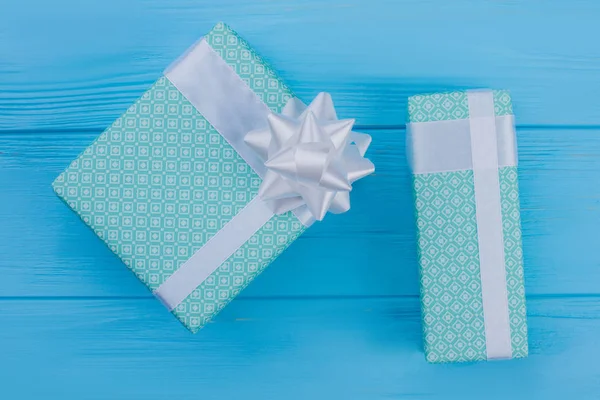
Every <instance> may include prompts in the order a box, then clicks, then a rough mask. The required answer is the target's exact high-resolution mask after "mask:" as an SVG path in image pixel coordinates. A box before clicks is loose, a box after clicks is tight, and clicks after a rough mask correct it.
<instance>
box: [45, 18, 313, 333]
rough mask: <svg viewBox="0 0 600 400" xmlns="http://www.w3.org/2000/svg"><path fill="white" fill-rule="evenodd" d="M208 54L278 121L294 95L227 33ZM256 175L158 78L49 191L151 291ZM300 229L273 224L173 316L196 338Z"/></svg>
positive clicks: (244, 195) (224, 216)
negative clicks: (277, 115) (213, 54)
mask: <svg viewBox="0 0 600 400" xmlns="http://www.w3.org/2000/svg"><path fill="white" fill-rule="evenodd" d="M205 38H206V39H207V42H208V43H209V44H210V46H211V47H212V48H213V49H214V50H215V51H216V52H217V53H218V54H219V55H220V56H221V57H222V58H223V60H225V62H226V63H227V64H228V65H229V66H230V67H231V68H232V69H233V70H234V71H235V72H236V73H237V74H238V75H239V76H240V77H241V78H242V79H243V80H244V81H245V82H246V84H247V85H248V86H249V87H250V88H251V89H252V90H253V91H254V92H255V93H256V94H257V95H258V96H259V98H260V99H261V100H262V101H263V102H264V103H265V104H266V105H267V106H268V107H269V108H270V109H271V110H272V111H274V112H281V110H282V108H283V107H284V105H285V104H286V102H287V101H288V100H289V99H290V98H291V97H292V96H293V94H292V92H291V91H290V89H289V88H288V87H287V86H286V85H285V84H284V83H283V82H282V81H281V79H279V78H278V77H277V75H275V73H274V72H273V70H272V69H271V68H270V67H269V66H268V65H267V64H266V63H265V62H264V61H263V60H262V59H261V58H260V57H259V56H258V55H257V54H256V53H255V52H254V51H253V50H252V49H251V48H250V47H249V46H248V44H247V43H246V42H245V41H244V40H243V39H242V38H240V37H239V36H238V35H237V34H236V33H235V32H234V31H233V30H231V29H230V28H229V27H228V26H226V25H224V24H222V23H220V24H217V25H216V26H215V27H214V28H213V29H212V30H211V31H210V33H209V34H208V35H206V36H205ZM260 183H261V179H260V178H259V176H258V175H257V174H256V173H255V172H254V171H253V170H252V168H250V167H249V166H248V165H247V164H246V162H245V161H244V160H243V159H242V158H241V157H240V156H239V155H238V153H237V152H236V151H235V150H234V149H233V148H232V147H231V146H230V145H229V144H228V143H227V142H226V141H225V140H224V139H223V137H222V136H221V135H220V134H219V133H218V132H217V131H216V130H215V129H214V128H213V127H212V126H211V125H210V124H209V123H208V121H207V120H206V119H205V118H204V117H203V116H202V115H201V114H200V113H199V112H198V111H197V110H196V109H195V108H194V106H192V104H191V103H190V102H189V101H188V100H187V99H186V98H185V97H184V96H183V95H182V94H181V93H180V92H179V91H178V90H177V89H176V88H175V86H174V85H173V84H172V83H171V82H170V81H169V80H168V79H167V78H166V77H161V78H160V79H158V81H156V83H154V85H153V86H152V87H151V88H150V89H149V90H148V91H147V92H146V93H144V94H143V95H142V97H141V98H140V99H138V100H137V101H136V102H135V103H134V104H133V105H132V106H131V107H130V108H129V109H128V110H127V111H126V112H125V113H124V114H123V115H122V116H121V117H120V118H118V119H117V120H116V121H115V122H114V123H113V124H112V125H111V126H110V127H109V128H108V129H106V130H105V131H104V132H103V133H102V134H101V135H100V136H99V137H98V139H97V140H96V141H95V142H94V143H93V144H92V145H91V146H90V147H88V148H87V149H86V150H85V151H84V152H83V154H81V155H80V156H79V157H78V158H77V159H76V160H75V161H73V162H72V163H71V165H70V166H69V167H68V168H67V169H66V170H65V171H64V172H63V173H62V174H60V176H59V177H58V178H57V179H56V180H55V181H54V183H53V188H54V190H55V192H56V193H57V194H58V196H60V197H61V198H62V199H63V200H64V201H65V202H66V203H67V204H68V205H69V206H70V207H71V208H72V209H73V210H74V211H75V212H76V213H77V214H79V216H80V217H81V219H82V220H83V221H84V222H85V223H86V224H87V225H89V226H90V227H91V228H92V229H93V230H94V232H95V233H96V234H97V235H98V236H99V237H100V238H101V239H102V240H103V241H104V242H105V243H106V244H107V245H108V247H109V248H110V249H111V250H112V251H113V252H115V253H116V254H117V255H118V256H119V257H120V258H121V260H122V261H123V262H124V263H125V265H126V266H127V267H128V268H129V269H131V271H133V272H134V273H135V275H136V276H137V277H138V278H139V279H140V280H141V281H142V282H143V283H144V284H145V285H146V286H148V288H149V289H150V290H155V289H157V288H158V287H159V286H160V285H161V284H162V283H163V282H164V281H165V280H166V279H167V278H168V277H169V276H171V275H172V274H173V272H174V271H176V270H177V268H178V267H179V266H180V265H181V264H183V263H184V262H185V261H186V260H187V259H188V258H190V257H191V256H192V254H194V253H195V252H196V251H197V250H198V249H200V248H201V247H202V246H203V245H204V244H205V243H206V242H207V241H208V240H209V239H210V238H211V237H212V236H213V235H215V234H216V233H217V232H218V231H219V230H220V229H221V228H222V227H223V226H224V225H225V224H226V223H227V222H228V221H229V220H231V219H232V218H233V217H234V216H235V215H236V214H237V213H238V212H239V211H240V210H241V209H242V208H243V207H244V206H245V205H246V204H247V203H248V202H250V200H252V199H253V198H254V197H255V196H256V195H257V193H258V188H259V185H260ZM305 229H306V228H305V227H304V225H302V224H301V223H300V222H299V220H298V219H297V218H296V217H295V216H294V215H293V214H292V213H291V212H290V213H287V214H283V215H275V216H274V217H273V218H272V219H271V220H270V221H269V222H267V224H265V225H264V226H263V227H262V228H261V229H260V230H259V231H258V232H256V233H255V234H254V235H253V236H252V237H251V238H250V239H249V240H248V241H247V242H246V243H245V244H244V245H243V246H242V247H240V248H239V249H238V250H237V251H236V252H235V253H234V254H233V255H232V256H231V257H230V258H229V259H228V260H227V261H226V262H225V263H223V264H222V265H221V266H220V267H219V268H218V269H217V270H216V271H215V272H213V273H212V274H211V275H210V276H209V277H208V279H206V280H205V281H204V282H203V283H202V284H200V285H199V286H198V287H197V288H196V290H194V291H193V292H192V293H191V294H190V295H189V296H188V297H187V298H186V299H185V300H184V301H183V302H182V303H181V304H179V306H177V307H176V308H175V309H174V310H173V314H174V315H175V316H176V317H177V318H178V319H179V320H180V321H181V322H182V323H183V324H184V325H185V326H186V327H187V328H188V329H189V330H190V331H192V332H196V331H197V330H198V329H200V328H201V327H202V326H204V325H205V324H206V323H207V322H208V321H210V319H211V318H212V317H214V316H215V314H217V313H218V312H219V311H220V310H221V309H222V308H223V307H224V306H225V305H227V303H229V302H230V301H231V300H232V299H233V298H234V297H235V296H237V295H238V294H239V293H240V291H241V290H242V289H244V288H245V287H246V286H247V285H248V284H249V283H250V282H251V281H252V280H253V279H254V278H256V276H257V275H258V274H260V273H261V272H262V271H263V270H264V269H265V268H266V267H267V265H269V264H270V263H271V262H272V261H273V260H275V258H276V257H277V256H279V254H281V252H282V251H283V250H284V249H285V248H287V247H288V245H290V244H291V243H292V242H293V241H294V240H295V239H296V238H297V237H298V236H299V235H300V234H301V233H302V232H303V231H304V230H305Z"/></svg>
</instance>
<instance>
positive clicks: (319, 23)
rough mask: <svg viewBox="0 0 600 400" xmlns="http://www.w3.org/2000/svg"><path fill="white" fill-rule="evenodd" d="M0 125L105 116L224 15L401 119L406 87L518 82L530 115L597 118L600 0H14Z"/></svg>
mask: <svg viewBox="0 0 600 400" xmlns="http://www.w3.org/2000/svg"><path fill="white" fill-rule="evenodd" d="M2 11H3V12H2V13H1V14H0V72H1V73H0V129H34V128H52V129H55V128H59V129H64V128H76V129H80V128H82V127H87V128H97V129H100V128H103V127H104V126H106V125H108V124H109V123H110V122H112V121H113V120H114V119H115V118H116V117H117V116H118V115H119V114H120V113H121V112H123V110H125V109H126V108H127V106H128V105H129V104H130V103H132V102H133V101H134V100H135V99H136V98H137V97H138V96H140V95H141V94H142V92H143V91H144V90H145V89H146V88H147V87H148V86H149V85H150V84H151V83H152V82H153V81H154V80H155V79H156V78H157V77H158V76H160V74H161V72H162V71H163V70H164V68H166V67H167V65H168V64H169V63H170V62H171V61H173V60H174V59H175V58H176V57H177V56H178V55H180V54H181V53H182V52H183V51H184V50H185V49H186V48H187V47H188V46H190V45H191V44H192V43H194V42H195V41H196V40H197V38H198V37H200V36H202V35H203V34H204V33H205V32H207V31H208V30H209V29H210V28H211V27H212V25H213V24H214V23H215V22H216V21H218V20H224V21H226V22H228V23H230V24H231V25H232V26H233V27H235V29H236V30H238V31H239V32H240V33H241V34H242V36H243V37H245V38H246V39H247V40H248V41H249V42H250V43H251V44H252V46H254V47H255V48H256V49H257V50H258V51H259V53H261V54H262V55H263V56H265V57H267V58H268V60H270V61H271V63H272V64H273V65H274V67H275V68H276V70H277V71H279V73H280V74H281V76H282V77H283V78H284V79H285V80H286V81H288V82H289V83H290V85H291V87H292V88H293V89H294V90H296V91H297V93H298V94H299V96H300V97H302V98H304V99H310V98H312V97H313V96H314V95H315V94H316V93H317V92H319V91H329V92H331V93H332V94H333V96H334V99H335V101H336V104H337V106H338V107H339V110H340V115H341V116H343V117H353V118H356V119H357V121H358V123H359V124H363V125H365V124H366V125H399V124H403V123H404V121H405V115H406V111H405V108H406V98H407V96H408V95H411V94H415V93H421V92H431V91H440V90H449V89H455V88H473V87H493V88H505V89H510V90H511V91H512V93H513V95H514V103H515V110H516V115H517V117H518V120H519V123H521V124H529V125H532V124H533V125H540V124H542V125H550V124H575V125H582V124H583V125H585V124H596V125H597V124H600V119H599V118H600V117H599V115H600V103H599V102H598V101H597V96H598V95H597V94H598V93H599V92H600V80H598V79H597V74H598V70H599V69H600V47H599V46H597V43H596V41H595V40H593V39H592V38H595V37H599V36H600V26H599V25H598V24H597V16H598V15H600V3H598V2H595V1H590V0H588V1H582V0H575V1H573V0H551V1H541V0H535V1H528V2H520V1H514V0H512V1H502V2H498V1H491V0H486V1H479V2H475V3H474V2H472V1H470V0H457V1H452V2H444V1H441V0H435V1H434V0H426V1H423V0H374V1H363V0H330V1H317V0H308V1H302V2H297V1H294V0H281V1H273V0H253V1H245V0H220V1H213V0H210V1H209V0H171V1H164V0H128V1H122V0H86V1H78V0H56V1H52V2H45V1H41V0H4V2H3V5H2Z"/></svg>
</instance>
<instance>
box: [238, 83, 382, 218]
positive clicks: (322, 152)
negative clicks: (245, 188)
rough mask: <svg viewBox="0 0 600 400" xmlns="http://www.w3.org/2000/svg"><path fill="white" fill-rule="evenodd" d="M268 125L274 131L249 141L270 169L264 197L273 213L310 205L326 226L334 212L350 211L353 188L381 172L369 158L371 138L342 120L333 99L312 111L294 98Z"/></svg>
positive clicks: (251, 135)
mask: <svg viewBox="0 0 600 400" xmlns="http://www.w3.org/2000/svg"><path fill="white" fill-rule="evenodd" d="M268 120H269V127H268V128H266V129H257V130H253V131H250V132H248V134H247V135H246V136H245V138H244V141H245V142H246V144H248V146H250V147H251V148H252V149H253V150H254V151H256V153H257V154H258V155H259V156H260V158H261V159H262V160H263V161H264V163H265V166H266V167H267V173H266V175H265V176H264V180H263V182H262V184H261V185H260V188H259V192H258V194H259V196H261V198H262V199H263V200H265V201H266V202H268V204H269V205H270V206H271V208H272V209H273V212H274V213H276V214H283V213H285V212H288V211H290V210H293V209H295V208H297V207H300V206H302V205H306V206H307V207H308V210H309V211H310V213H311V214H312V216H313V217H314V218H315V219H316V220H318V221H321V220H322V219H323V217H325V214H327V212H328V211H331V212H332V213H335V214H339V213H343V212H346V211H348V210H349V209H350V191H351V190H352V183H353V182H355V181H357V180H359V179H361V178H363V177H365V176H367V175H369V174H371V173H373V172H374V171H375V166H374V165H373V163H372V162H371V161H369V160H368V159H366V158H364V155H365V152H366V151H367V149H368V147H369V144H370V143H371V136H369V135H367V134H364V133H358V132H353V131H352V126H353V124H354V120H353V119H343V120H338V119H337V115H336V113H335V108H334V107H333V101H332V100H331V96H330V95H329V94H328V93H319V94H318V95H317V97H316V98H315V99H314V100H313V101H312V103H310V105H309V106H308V107H307V106H306V105H305V104H303V103H302V102H301V101H300V100H298V99H297V98H292V99H291V100H289V101H288V103H287V104H286V105H285V107H284V108H283V110H282V113H281V114H275V113H271V114H269V116H268Z"/></svg>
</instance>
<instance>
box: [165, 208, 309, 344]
mask: <svg viewBox="0 0 600 400" xmlns="http://www.w3.org/2000/svg"><path fill="white" fill-rule="evenodd" d="M305 229H306V228H305V227H304V225H302V224H301V223H300V222H299V221H298V218H296V217H295V216H294V215H293V214H292V213H291V212H289V213H286V214H282V215H276V216H275V217H273V218H271V220H270V221H269V222H267V223H266V224H265V225H264V226H263V227H262V228H260V229H259V230H258V232H257V233H256V234H254V235H253V236H252V237H251V238H250V240H248V241H247V242H246V243H245V244H244V245H243V246H242V247H240V248H239V249H238V250H237V251H236V252H235V253H234V254H233V255H232V256H231V257H230V258H229V259H228V260H227V261H225V262H224V263H223V264H222V265H221V266H220V267H219V268H218V269H217V270H216V271H215V272H214V273H213V274H212V275H211V276H209V277H208V278H207V279H206V280H205V281H204V282H202V283H201V284H200V286H198V288H197V289H196V290H194V291H193V292H192V294H190V295H189V296H188V297H187V298H185V299H184V300H183V301H182V302H181V303H180V304H179V305H178V306H177V307H176V308H175V309H174V310H173V314H174V315H175V316H176V317H177V318H179V320H180V321H181V322H183V324H184V325H185V326H187V327H188V328H189V329H190V330H191V331H192V332H196V331H197V330H198V329H200V328H201V327H203V326H204V325H205V324H206V323H207V322H208V321H210V319H211V318H212V317H213V316H214V315H215V314H217V313H218V312H219V311H220V310H221V309H222V308H223V307H225V306H226V305H227V304H228V303H229V302H230V301H231V300H232V299H233V298H234V297H235V296H237V294H238V293H239V292H240V291H241V290H242V289H244V288H245V287H246V286H247V285H248V284H249V283H250V282H251V281H252V279H254V278H255V277H256V276H257V275H258V274H260V273H261V272H262V271H263V270H264V269H265V268H266V267H267V266H268V265H269V263H270V262H271V261H272V260H273V259H275V258H276V257H277V256H279V254H281V252H282V251H283V250H285V248H286V247H287V246H289V245H290V244H291V243H292V242H293V241H294V240H295V239H296V238H297V237H298V236H299V235H300V234H301V233H302V232H304V230H305Z"/></svg>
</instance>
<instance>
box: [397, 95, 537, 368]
mask: <svg viewBox="0 0 600 400" xmlns="http://www.w3.org/2000/svg"><path fill="white" fill-rule="evenodd" d="M408 106H409V124H408V126H407V129H408V136H407V139H408V149H407V154H409V158H410V164H411V168H412V171H413V174H414V175H413V176H414V180H413V183H414V192H415V202H416V220H417V241H418V257H419V265H420V283H421V308H422V317H423V330H424V346H425V353H426V358H427V360H428V361H429V362H434V363H438V362H464V361H476V360H489V359H502V358H519V357H526V356H527V352H528V346H527V323H526V315H525V290H524V283H523V254H522V246H521V223H520V213H519V189H518V185H517V150H516V138H515V129H514V116H513V111H512V102H511V98H510V95H509V93H508V92H507V91H504V90H499V91H466V92H464V91H459V92H452V93H437V94H429V95H418V96H412V97H410V98H409V101H408Z"/></svg>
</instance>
